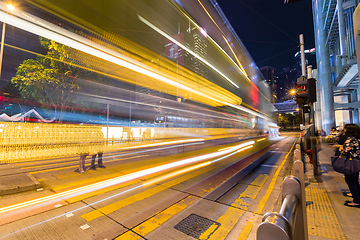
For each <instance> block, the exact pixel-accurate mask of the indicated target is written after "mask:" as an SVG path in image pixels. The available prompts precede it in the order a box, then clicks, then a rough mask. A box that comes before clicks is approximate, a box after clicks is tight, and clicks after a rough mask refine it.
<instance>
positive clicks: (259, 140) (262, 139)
mask: <svg viewBox="0 0 360 240" xmlns="http://www.w3.org/2000/svg"><path fill="white" fill-rule="evenodd" d="M265 139H266V138H260V139H258V140H256V142H261V141H264V140H265Z"/></svg>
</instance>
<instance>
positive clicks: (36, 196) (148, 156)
mask: <svg viewBox="0 0 360 240" xmlns="http://www.w3.org/2000/svg"><path fill="white" fill-rule="evenodd" d="M294 140H295V138H294V137H291V136H289V137H283V138H281V139H277V140H272V141H267V140H264V141H262V140H261V139H254V140H245V141H241V142H233V143H228V144H225V145H213V146H209V147H208V148H201V149H194V151H185V152H182V151H179V148H180V147H177V151H176V154H174V152H172V151H171V150H169V151H167V153H166V154H164V151H161V152H156V151H155V152H150V151H147V152H146V151H143V152H142V153H141V152H140V151H139V152H136V153H134V152H132V153H131V152H130V153H127V154H128V155H126V156H125V155H121V154H119V153H118V154H114V155H108V156H107V159H106V161H105V164H106V166H107V168H106V169H97V170H96V171H88V172H86V173H85V174H79V173H76V172H74V171H73V170H74V169H75V167H74V166H72V168H70V166H68V168H62V169H61V170H56V171H54V170H46V169H44V168H34V169H33V170H31V173H32V175H33V176H34V177H36V178H37V179H38V180H39V181H40V182H41V184H42V186H43V188H42V189H38V191H29V192H25V193H21V194H16V195H7V196H2V197H1V198H0V214H1V220H0V224H1V226H0V232H1V235H0V239H255V234H256V228H257V226H258V224H259V223H260V222H261V218H262V215H263V214H264V213H266V212H269V211H273V210H274V208H276V207H277V205H278V198H279V196H280V186H281V182H282V180H283V177H284V176H285V175H286V174H287V173H288V170H287V169H288V168H287V166H288V164H289V162H291V161H286V160H289V158H290V157H289V151H290V149H291V148H292V147H293V143H294ZM252 141H253V142H252ZM122 154H125V153H122ZM264 154H265V155H266V156H267V157H266V159H264V161H263V162H261V163H260V165H259V166H258V167H256V168H255V169H252V168H253V166H252V165H251V163H252V162H253V161H254V160H255V159H259V157H260V156H263V155H264ZM115 155H116V156H117V157H116V156H115ZM74 160H75V159H74ZM74 160H73V161H74ZM262 160H263V159H262ZM29 164H30V163H29ZM48 164H49V165H51V164H54V163H51V162H49V163H48ZM75 164H76V163H75ZM31 166H33V167H34V166H36V164H35V163H34V164H33V165H31ZM31 166H30V165H29V166H27V167H31ZM22 168H24V166H22ZM49 169H50V168H49ZM250 170H251V171H250ZM23 171H25V170H24V169H23ZM26 171H30V170H29V168H28V169H27V170H26Z"/></svg>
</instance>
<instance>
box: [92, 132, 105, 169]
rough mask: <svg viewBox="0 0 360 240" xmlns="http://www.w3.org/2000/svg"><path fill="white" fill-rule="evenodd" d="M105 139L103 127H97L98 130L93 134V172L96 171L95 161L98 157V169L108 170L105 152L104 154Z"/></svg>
mask: <svg viewBox="0 0 360 240" xmlns="http://www.w3.org/2000/svg"><path fill="white" fill-rule="evenodd" d="M104 145H105V138H104V134H103V133H102V131H101V126H96V129H95V130H94V131H93V132H92V143H91V148H92V154H91V155H92V156H91V165H90V169H91V170H96V166H95V159H96V155H97V156H98V167H99V168H106V167H105V165H104V164H103V158H102V157H103V152H104Z"/></svg>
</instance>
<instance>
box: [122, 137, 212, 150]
mask: <svg viewBox="0 0 360 240" xmlns="http://www.w3.org/2000/svg"><path fill="white" fill-rule="evenodd" d="M203 141H205V139H204V138H198V139H184V140H176V141H170V142H161V143H152V144H147V145H139V146H133V147H126V148H123V149H125V150H126V149H133V148H136V149H137V148H145V147H156V146H162V145H169V144H177V143H188V142H203Z"/></svg>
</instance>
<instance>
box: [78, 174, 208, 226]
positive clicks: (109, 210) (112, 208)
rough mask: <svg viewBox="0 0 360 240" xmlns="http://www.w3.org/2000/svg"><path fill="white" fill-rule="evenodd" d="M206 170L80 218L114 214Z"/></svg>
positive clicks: (89, 218)
mask: <svg viewBox="0 0 360 240" xmlns="http://www.w3.org/2000/svg"><path fill="white" fill-rule="evenodd" d="M206 171H207V169H203V170H201V171H198V172H195V173H191V174H187V175H185V176H182V177H179V178H176V179H174V180H172V181H170V182H167V183H164V184H162V185H160V186H157V187H154V188H151V189H149V190H146V191H144V192H141V193H139V194H136V195H133V196H130V197H128V198H125V199H123V200H120V201H118V202H115V203H112V204H110V205H107V206H105V207H102V208H99V209H97V210H94V211H91V212H89V213H86V214H83V215H82V216H81V217H82V218H84V219H85V220H86V221H88V222H89V221H92V220H94V219H96V218H98V217H101V216H104V215H106V214H109V213H112V212H115V211H117V210H119V209H120V208H123V207H125V206H127V205H130V204H132V203H134V202H137V201H141V200H144V199H145V198H149V197H151V196H152V195H154V194H156V193H159V192H161V191H163V190H166V189H168V188H170V187H172V186H175V185H177V184H179V183H181V182H184V181H186V180H188V179H191V178H194V177H196V176H198V175H200V174H202V173H204V172H206Z"/></svg>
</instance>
